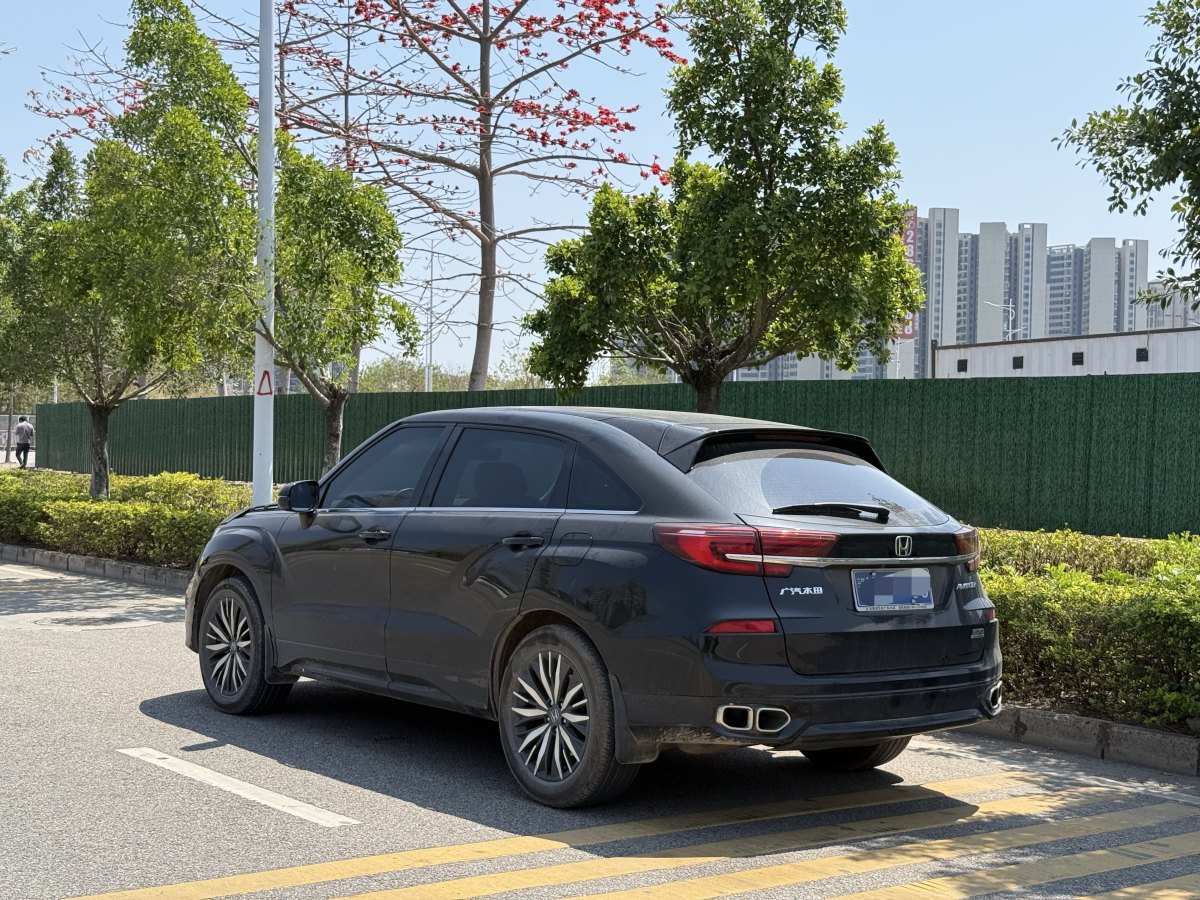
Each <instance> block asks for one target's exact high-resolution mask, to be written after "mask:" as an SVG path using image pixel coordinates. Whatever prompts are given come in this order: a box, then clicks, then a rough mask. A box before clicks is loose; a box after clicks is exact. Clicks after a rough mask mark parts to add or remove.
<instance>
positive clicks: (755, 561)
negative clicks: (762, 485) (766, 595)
mask: <svg viewBox="0 0 1200 900" xmlns="http://www.w3.org/2000/svg"><path fill="white" fill-rule="evenodd" d="M654 539H655V540H656V541H658V543H659V544H660V545H661V546H662V547H664V548H665V549H667V550H669V551H670V552H671V553H673V554H675V555H676V556H678V557H679V558H680V559H685V560H687V561H688V562H690V563H692V564H694V565H697V566H702V567H703V568H705V569H712V570H713V571H716V572H732V573H736V574H740V575H776V576H779V575H790V574H791V571H792V565H791V563H788V562H786V561H784V560H783V558H784V557H789V558H791V557H803V558H813V557H820V556H828V555H829V554H830V552H832V550H833V548H834V547H835V546H836V545H837V541H838V536H837V535H836V534H829V533H827V532H823V531H792V530H790V529H786V528H752V527H750V526H749V525H680V524H676V523H659V524H658V525H655V526H654ZM764 557H766V559H764Z"/></svg>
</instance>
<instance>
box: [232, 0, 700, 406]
mask: <svg viewBox="0 0 1200 900" xmlns="http://www.w3.org/2000/svg"><path fill="white" fill-rule="evenodd" d="M279 9H280V14H281V18H280V28H279V34H280V43H279V53H280V67H279V71H280V73H281V75H280V84H281V97H280V106H281V111H280V122H281V127H283V128H285V129H288V130H289V131H291V132H292V133H293V135H294V136H295V137H296V138H297V140H299V141H301V142H303V143H310V142H311V143H314V144H316V145H317V146H319V147H321V148H322V149H321V151H320V152H321V153H322V155H324V156H326V157H327V158H329V159H331V160H336V161H337V162H339V163H340V164H342V165H344V166H346V167H347V168H349V169H351V170H352V171H354V172H355V173H357V174H359V175H361V176H363V177H367V178H369V179H372V180H376V181H378V182H379V183H380V184H382V185H383V186H385V187H386V188H387V189H388V191H389V192H390V193H391V194H392V196H393V198H394V200H395V203H396V206H397V210H398V212H399V213H400V215H401V220H402V221H403V222H404V227H405V231H406V232H407V233H408V234H409V235H410V236H411V237H410V239H409V241H408V244H409V247H410V249H415V245H416V244H418V243H419V242H420V236H421V234H422V230H423V229H424V231H425V234H426V237H427V243H429V244H432V243H433V242H436V243H437V244H438V246H439V254H440V257H441V265H440V266H439V269H440V272H439V281H438V284H437V287H438V288H439V290H440V292H441V293H442V294H443V296H444V297H453V296H455V294H456V293H457V294H458V296H459V297H460V299H461V298H462V297H463V296H465V295H467V294H469V293H474V294H475V295H476V297H477V312H476V314H475V315H474V316H473V317H471V324H473V325H474V327H475V347H474V358H473V361H472V365H471V376H470V388H471V389H472V390H482V389H484V388H485V386H486V382H487V374H488V365H489V356H490V350H491V339H492V331H493V327H494V307H495V300H496V294H497V286H498V284H500V283H502V282H503V283H505V284H506V285H507V286H508V287H510V288H512V289H514V290H521V289H524V290H528V291H531V292H534V291H535V288H533V287H532V286H530V285H529V284H528V283H527V282H526V279H525V276H523V275H522V274H521V273H520V272H517V271H515V269H514V268H513V266H512V265H511V264H514V263H520V262H521V261H525V262H528V261H530V260H535V259H540V257H541V254H542V252H543V250H544V247H545V245H546V244H548V243H549V242H550V241H551V239H552V238H553V237H554V236H555V234H556V233H561V232H562V230H563V229H564V226H563V225H562V224H561V223H558V222H554V221H551V220H549V219H548V218H547V217H544V216H540V215H538V214H537V206H538V205H539V203H541V199H540V194H541V193H542V192H543V191H546V190H560V191H565V192H576V193H580V194H585V195H586V194H589V193H590V192H591V191H592V190H594V189H595V188H596V187H597V186H598V185H599V184H600V183H602V182H603V181H604V180H606V179H610V178H619V177H621V175H622V174H628V173H629V171H630V169H631V171H632V172H640V173H641V175H642V176H643V177H647V178H649V177H657V178H659V179H660V180H663V181H665V180H666V178H667V175H666V172H665V170H664V169H662V168H661V167H660V166H659V165H658V163H657V162H656V161H651V162H649V164H647V165H641V164H639V162H638V161H637V160H635V159H632V158H631V155H630V154H628V153H627V152H625V151H624V150H622V149H621V137H622V136H623V135H625V134H627V133H628V132H631V131H633V130H634V125H633V123H632V121H631V116H632V115H633V113H635V112H636V111H637V107H636V106H621V105H618V104H611V103H606V102H605V101H603V100H602V99H599V98H597V97H595V96H592V91H591V90H590V89H589V88H588V84H589V74H591V73H598V72H599V71H600V70H601V69H605V68H606V69H609V70H615V71H617V72H627V71H628V70H627V69H626V68H625V65H626V63H627V62H628V60H629V59H630V57H631V56H632V54H633V53H634V52H635V51H636V50H638V49H639V48H640V49H642V50H645V51H649V52H650V53H651V54H654V55H657V56H660V57H662V58H664V59H666V60H668V61H669V62H672V63H681V62H683V60H682V59H681V58H680V57H679V56H677V55H676V54H675V52H674V51H673V49H672V44H671V41H670V39H669V38H668V36H667V35H668V31H669V27H670V26H669V22H668V12H667V9H666V8H665V6H663V5H662V4H659V5H658V6H657V7H655V9H654V10H653V11H642V10H641V9H639V8H638V6H637V0H619V2H618V0H510V2H508V3H494V2H492V0H480V2H474V3H464V2H459V0H419V2H402V0H284V2H282V3H281V4H280V6H279ZM221 30H223V31H225V33H226V37H227V38H231V39H232V40H230V41H229V42H227V45H231V46H237V45H241V46H242V47H243V48H245V49H246V50H248V51H249V50H250V49H251V47H252V37H253V35H252V34H250V33H249V32H248V31H246V30H244V29H243V30H241V31H240V32H239V30H238V27H237V25H236V23H233V22H231V21H229V20H228V19H225V20H223V23H222V28H221ZM591 80H592V81H594V76H593V78H592V79H591ZM631 167H632V168H631ZM501 207H504V212H503V214H502V211H501ZM447 238H448V240H447ZM409 271H410V273H412V272H413V269H412V268H411V267H410V269H409ZM464 284H465V285H468V287H466V288H465V289H464V288H463V287H462V286H463V285H464Z"/></svg>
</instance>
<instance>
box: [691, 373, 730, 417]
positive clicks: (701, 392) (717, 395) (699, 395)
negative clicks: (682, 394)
mask: <svg viewBox="0 0 1200 900" xmlns="http://www.w3.org/2000/svg"><path fill="white" fill-rule="evenodd" d="M722 384H724V379H721V378H717V379H716V380H715V381H697V382H695V383H693V384H692V387H693V388H694V389H695V391H696V412H702V413H719V412H720V411H721V385H722Z"/></svg>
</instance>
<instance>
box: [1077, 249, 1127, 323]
mask: <svg viewBox="0 0 1200 900" xmlns="http://www.w3.org/2000/svg"><path fill="white" fill-rule="evenodd" d="M1078 309H1079V315H1078V316H1077V317H1076V320H1075V323H1074V327H1073V329H1072V331H1071V333H1072V334H1107V333H1109V332H1111V331H1113V330H1114V327H1113V326H1114V323H1115V321H1116V319H1115V316H1116V314H1117V313H1116V309H1117V242H1116V241H1115V240H1113V239H1112V238H1092V239H1091V240H1090V241H1088V242H1087V246H1086V247H1085V248H1084V251H1083V276H1082V280H1081V282H1080V295H1079V304H1078Z"/></svg>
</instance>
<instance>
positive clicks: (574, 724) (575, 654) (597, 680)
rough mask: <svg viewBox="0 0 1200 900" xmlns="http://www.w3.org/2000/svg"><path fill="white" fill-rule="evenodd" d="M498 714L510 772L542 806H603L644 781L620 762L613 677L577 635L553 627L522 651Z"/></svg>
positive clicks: (507, 675) (508, 673)
mask: <svg viewBox="0 0 1200 900" xmlns="http://www.w3.org/2000/svg"><path fill="white" fill-rule="evenodd" d="M498 712H499V720H500V740H501V744H502V745H503V747H504V756H505V759H507V760H508V767H509V769H511V770H512V773H513V776H514V777H515V778H516V779H517V782H518V783H519V784H520V785H521V787H522V788H524V790H525V793H527V794H529V796H530V797H532V798H533V799H534V800H537V801H538V802H539V803H544V804H546V805H547V806H557V807H562V808H568V807H575V806H587V805H591V804H596V803H603V802H604V801H606V800H611V799H612V798H614V797H616V796H617V795H618V794H620V793H622V792H623V791H624V790H625V789H626V788H627V787H629V785H630V783H632V781H633V779H634V776H635V775H637V771H638V766H636V765H622V764H621V763H619V762H617V758H616V749H615V725H614V720H613V699H612V689H611V688H610V686H609V680H608V671H607V670H606V669H605V666H604V662H603V661H602V660H601V659H600V654H599V653H597V652H596V648H595V647H593V646H592V644H591V642H590V641H588V639H587V638H586V637H584V636H583V634H581V633H580V632H579V631H577V630H576V629H574V628H570V627H568V626H565V625H546V626H543V627H542V628H538V629H536V630H535V631H533V632H531V633H530V634H529V635H528V636H527V637H526V638H525V640H523V641H522V642H521V643H520V644H519V645H518V646H517V649H516V650H515V651H514V652H513V655H512V657H511V658H510V659H509V661H508V665H507V667H506V668H505V670H504V676H503V679H502V681H501V690H500V694H499V710H498Z"/></svg>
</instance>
